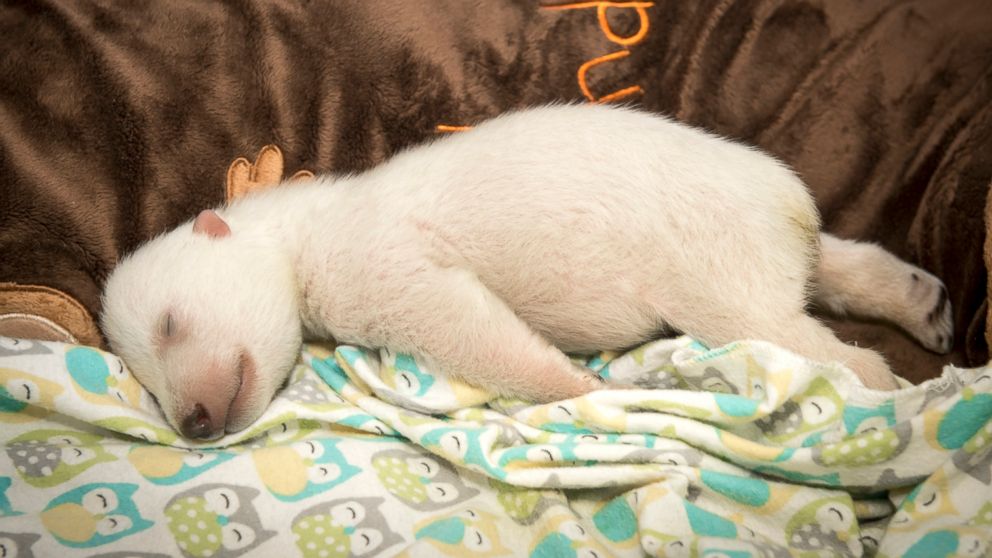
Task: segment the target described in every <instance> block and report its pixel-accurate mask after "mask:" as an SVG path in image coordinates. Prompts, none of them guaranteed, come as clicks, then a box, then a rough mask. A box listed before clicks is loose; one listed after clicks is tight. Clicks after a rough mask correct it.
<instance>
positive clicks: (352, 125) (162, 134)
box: [0, 0, 992, 381]
mask: <svg viewBox="0 0 992 558" xmlns="http://www.w3.org/2000/svg"><path fill="white" fill-rule="evenodd" d="M605 6H606V3H602V2H586V3H568V2H563V1H554V2H553V1H551V0H544V2H543V3H542V2H511V1H500V2H481V1H466V0H412V1H404V2H389V3H375V2H367V1H364V0H342V1H335V2H330V1H327V0H325V1H315V2H307V3H288V2H282V1H275V0H272V1H260V2H251V3H246V2H223V3H213V2H211V3H203V2H198V1H193V0H190V1H179V2H166V3H160V2H155V3H141V2H126V3H114V4H111V3H110V2H106V1H88V2H79V3H70V4H66V3H61V2H55V1H51V0H48V1H46V0H42V1H35V0H31V1H11V2H5V3H3V5H2V6H0V51H2V52H3V53H4V55H3V56H2V57H0V75H3V76H4V78H3V80H2V81H0V223H2V228H0V253H2V254H3V257H2V258H0V282H14V283H17V284H20V285H35V286H42V287H49V288H54V289H57V290H58V291H61V292H63V293H64V294H66V295H68V296H70V297H72V298H73V299H75V300H77V301H78V302H79V303H81V305H82V306H83V307H85V308H86V309H87V310H88V311H89V313H90V314H92V315H96V314H97V313H98V311H99V292H100V287H101V282H102V281H103V280H104V279H105V278H106V276H107V274H108V273H109V271H110V269H111V268H112V266H113V265H114V262H115V261H116V259H117V258H118V257H119V256H120V254H121V253H123V252H126V251H128V250H132V249H134V248H135V247H136V246H138V245H139V244H140V243H141V242H142V241H143V240H146V239H147V238H149V237H150V236H152V235H154V234H156V233H159V232H161V231H163V230H165V229H167V228H169V227H171V226H173V225H175V224H177V223H179V222H181V221H183V220H185V219H188V218H190V217H192V216H193V215H195V213H196V212H197V211H198V210H200V209H203V208H205V207H209V206H212V205H215V204H218V203H220V202H222V201H223V199H224V195H225V192H224V173H225V171H226V170H227V169H228V167H229V165H230V163H231V161H233V160H235V159H236V158H238V157H240V156H247V155H251V154H254V153H256V152H257V151H258V149H259V148H260V147H261V146H263V145H266V144H275V145H278V146H279V147H280V148H281V149H282V151H283V152H284V154H285V158H286V169H287V171H288V172H290V173H291V172H294V171H296V170H297V169H300V168H306V169H309V170H312V171H316V172H324V171H335V172H344V171H351V170H357V169H362V168H367V167H369V166H371V165H374V164H375V163H377V162H379V161H381V160H383V159H384V158H386V157H388V156H389V155H390V154H391V153H393V152H395V151H396V150H397V149H400V148H402V147H403V146H406V145H410V144H413V143H416V142H421V141H425V140H429V139H430V138H431V137H433V136H434V135H435V134H437V133H447V132H443V131H441V132H439V130H448V129H457V127H458V126H463V125H469V124H471V123H473V122H477V121H479V120H481V119H483V118H486V117H489V116H492V115H495V114H498V113H500V112H501V111H504V110H506V109H510V108H514V107H521V106H528V105H534V104H538V103H543V102H548V101H552V100H577V101H605V100H611V101H617V102H632V103H637V104H641V105H643V106H645V107H647V108H649V109H651V110H656V111H659V112H663V113H666V114H671V115H674V116H675V117H677V118H679V119H681V120H683V121H686V122H689V123H692V124H697V125H700V126H704V127H706V128H709V129H711V130H714V131H717V132H720V133H723V134H726V135H728V136H730V137H733V138H739V139H743V140H746V141H749V142H754V143H756V144H758V145H760V146H762V147H764V148H766V149H767V150H769V151H771V152H772V153H774V154H776V155H778V156H779V157H781V158H782V159H784V160H785V161H786V162H788V163H790V164H792V165H793V166H795V167H796V169H797V170H798V171H799V172H800V173H801V174H802V176H803V177H804V178H805V179H806V181H807V182H808V183H809V185H810V187H811V188H812V189H813V190H814V192H815V193H816V196H817V198H818V200H819V203H820V206H821V208H822V210H823V213H824V217H825V222H826V224H827V228H828V229H830V230H832V231H834V232H836V233H838V234H840V235H842V236H849V237H858V238H862V239H867V240H875V241H878V242H880V243H882V244H884V245H885V246H886V247H887V248H889V249H891V250H892V251H894V252H896V253H897V254H899V255H900V256H903V257H905V258H907V259H909V260H911V261H913V262H916V263H919V264H920V265H922V266H923V267H925V268H927V269H929V270H931V271H933V272H935V273H936V274H937V275H939V276H941V277H942V278H943V279H944V280H945V281H946V282H947V285H948V288H949V291H950V295H951V301H952V302H953V303H954V306H955V314H954V318H955V325H956V328H957V332H958V335H957V343H956V345H955V347H954V352H953V354H952V355H951V356H950V357H943V356H937V355H932V354H930V353H927V352H925V351H924V350H922V349H920V348H918V347H916V346H915V345H914V344H913V343H912V342H911V341H909V340H908V338H906V337H905V336H904V335H902V334H901V333H899V332H896V331H894V330H892V329H891V328H888V327H887V326H880V325H877V324H867V325H865V324H853V323H850V322H845V323H841V324H839V325H838V327H839V329H840V330H841V331H842V333H843V335H844V336H845V337H848V338H852V339H857V340H859V341H860V342H861V343H862V344H867V345H873V346H877V347H880V348H882V349H883V350H884V351H885V352H886V354H887V355H888V356H889V358H890V359H891V360H892V361H893V363H894V364H895V366H896V369H897V370H898V371H899V372H901V373H902V374H903V375H905V376H906V377H908V378H910V379H912V380H914V381H919V380H922V379H923V378H926V377H930V376H933V375H935V374H937V373H938V371H939V369H940V364H942V363H944V362H947V361H952V362H956V363H962V364H971V365H977V364H981V363H984V362H985V361H986V359H987V356H988V355H987V346H986V344H985V342H984V336H983V329H984V314H983V313H982V312H983V310H982V309H983V307H982V304H983V301H984V300H985V280H986V279H985V278H986V272H985V267H984V265H983V262H982V252H981V250H982V249H981V238H982V235H983V234H984V226H983V217H982V209H983V207H984V200H985V196H986V194H987V189H988V179H989V176H990V175H992V110H990V108H989V107H990V104H989V101H990V99H992V88H990V84H992V69H990V66H989V63H988V61H989V60H990V59H992V10H989V9H988V4H987V2H986V0H949V1H944V2H935V1H932V0H917V1H903V0H888V1H883V2H858V1H854V0H842V1H835V2H824V3H808V2H800V1H789V2H779V1H771V0H764V1H763V0H751V1H746V2H733V3H728V2H717V1H705V2H683V1H680V0H671V1H655V2H633V1H632V2H627V3H624V5H623V7H614V8H606V7H605ZM450 127H454V128H450ZM23 310H26V311H30V310H31V308H30V307H28V308H24V309H23ZM29 313H30V312H29ZM42 314H44V312H42Z"/></svg>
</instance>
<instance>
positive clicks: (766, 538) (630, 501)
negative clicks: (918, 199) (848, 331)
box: [0, 337, 992, 558]
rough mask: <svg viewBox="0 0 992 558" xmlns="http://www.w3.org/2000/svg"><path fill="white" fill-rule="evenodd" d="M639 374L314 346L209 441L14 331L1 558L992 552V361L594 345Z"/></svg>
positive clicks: (611, 362) (120, 378)
mask: <svg viewBox="0 0 992 558" xmlns="http://www.w3.org/2000/svg"><path fill="white" fill-rule="evenodd" d="M581 363H582V364H584V365H586V366H587V367H588V368H590V369H591V370H592V371H593V372H595V373H598V374H599V375H601V376H602V377H604V378H607V379H614V380H618V381H622V382H625V383H628V384H635V385H637V386H640V387H643V389H636V390H610V391H601V392H597V393H593V394H590V395H588V396H585V397H582V398H578V399H574V400H568V401H562V402H558V403H552V404H547V405H529V404H526V403H524V402H521V401H516V400H509V399H498V398H494V397H492V396H491V395H489V394H488V393H486V392H484V391H481V390H479V389H476V388H473V387H470V386H468V385H465V384H462V383H459V382H456V381H453V380H450V379H447V378H445V377H442V376H440V375H437V374H434V373H432V372H431V370H430V366H429V364H428V363H423V362H418V361H417V360H415V359H413V358H410V357H409V356H407V355H403V354H394V353H391V352H388V351H370V350H365V349H360V348H355V347H348V346H339V347H336V348H330V347H323V346H317V345H309V346H307V347H305V349H304V351H303V354H302V358H301V360H300V364H299V365H298V366H297V368H296V369H295V371H294V372H293V375H292V377H291V381H290V383H289V384H288V386H287V387H286V388H285V389H284V390H283V391H281V392H280V393H279V395H278V396H277V397H276V399H275V400H274V401H273V403H272V405H271V407H270V408H269V409H268V411H267V412H266V413H265V415H264V416H263V417H262V418H261V419H260V420H259V421H258V422H257V423H256V424H255V425H254V426H253V427H252V428H250V429H249V430H247V431H244V432H241V433H238V434H235V435H230V436H228V437H226V438H223V439H221V440H219V441H217V442H214V443H212V444H211V445H210V446H191V445H190V444H188V443H187V442H185V441H184V440H182V439H179V438H177V436H176V435H175V433H174V432H173V431H171V430H170V429H169V428H168V427H167V425H166V424H165V422H164V420H163V419H162V416H161V415H160V413H159V412H158V410H157V407H156V406H155V402H154V401H153V400H152V399H151V397H150V396H149V395H148V393H147V392H145V391H144V390H143V389H142V388H141V386H140V385H139V384H138V383H137V382H136V381H135V380H134V378H133V377H132V376H131V375H130V374H129V372H128V371H127V369H126V368H125V367H124V366H123V365H122V363H121V361H120V360H119V359H118V358H117V357H115V356H114V355H111V354H108V353H104V352H100V351H98V350H96V349H93V348H90V347H85V346H75V345H65V344H57V343H42V342H32V341H24V340H15V339H0V422H2V426H0V442H2V444H3V448H2V449H3V451H2V452H0V547H2V552H0V554H2V555H4V556H74V555H83V556H94V555H99V556H123V555H128V556H187V557H207V556H211V557H219V556H237V555H243V554H246V553H250V554H252V555H260V556H274V555H280V556H303V557H328V556H463V555H473V556H480V557H481V556H531V557H536V558H546V557H559V556H561V557H565V556H576V557H578V556H583V557H600V558H605V557H606V556H618V557H626V556H643V555H651V556H711V555H720V556H731V557H748V556H754V557H757V556H783V557H785V556H795V555H800V556H820V555H822V556H837V555H851V556H860V555H869V556H870V555H877V556H887V557H896V556H906V557H937V556H984V555H986V554H987V553H988V552H989V549H990V548H992V540H990V539H992V368H979V369H957V368H952V367H948V368H947V369H945V370H944V372H943V375H942V376H941V377H940V378H937V379H934V380H931V381H929V382H927V383H925V384H923V385H920V386H915V387H909V388H906V389H904V390H901V391H899V392H895V393H877V392H871V391H867V390H865V389H863V388H862V387H861V386H860V385H859V384H858V382H857V380H856V379H855V376H854V375H853V374H852V373H851V372H850V371H848V370H846V369H844V368H842V367H840V366H837V365H822V364H816V363H812V362H809V361H807V360H805V359H803V358H801V357H798V356H796V355H794V354H792V353H789V352H787V351H784V350H782V349H780V348H778V347H775V346H772V345H769V344H766V343H761V342H740V343H734V344H731V345H728V346H725V347H721V348H714V349H708V348H706V347H704V346H702V345H700V344H699V343H697V342H694V341H693V340H691V339H688V338H685V337H682V338H676V339H668V340H661V341H656V342H653V343H650V344H647V345H644V346H642V347H640V348H638V349H636V350H633V351H631V352H628V353H625V354H602V355H599V356H596V357H595V358H592V359H587V360H582V361H581Z"/></svg>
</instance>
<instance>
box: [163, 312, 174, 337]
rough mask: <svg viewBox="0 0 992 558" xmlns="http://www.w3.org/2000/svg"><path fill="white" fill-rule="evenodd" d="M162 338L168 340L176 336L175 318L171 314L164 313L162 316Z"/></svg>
mask: <svg viewBox="0 0 992 558" xmlns="http://www.w3.org/2000/svg"><path fill="white" fill-rule="evenodd" d="M160 329H161V333H162V337H164V338H166V339H168V338H170V337H172V336H173V335H175V334H176V318H175V317H174V316H173V315H172V312H166V313H165V315H163V316H162V324H161V326H160Z"/></svg>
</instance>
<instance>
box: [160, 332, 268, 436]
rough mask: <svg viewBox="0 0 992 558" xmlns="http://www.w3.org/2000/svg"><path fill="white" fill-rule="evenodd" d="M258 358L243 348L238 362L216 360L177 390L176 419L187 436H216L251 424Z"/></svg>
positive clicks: (176, 422) (255, 396)
mask: <svg viewBox="0 0 992 558" xmlns="http://www.w3.org/2000/svg"><path fill="white" fill-rule="evenodd" d="M257 372H258V371H257V368H256V365H255V360H254V359H253V358H252V357H251V354H250V353H249V352H248V351H247V350H242V351H241V352H240V354H239V356H238V358H237V361H236V364H235V365H233V366H232V365H220V364H213V365H211V366H209V367H206V368H204V369H202V370H200V371H198V372H197V373H195V374H193V375H192V376H191V378H190V380H189V381H188V383H187V385H186V386H184V387H183V388H182V389H180V390H177V391H178V396H177V397H176V399H175V405H174V410H173V411H172V412H171V413H168V412H167V414H171V415H172V416H171V417H170V418H171V422H173V423H174V424H175V425H176V427H177V429H178V430H179V432H180V433H182V435H183V436H186V437H187V438H193V439H202V440H213V439H216V438H219V437H221V436H223V435H224V434H225V432H236V431H238V430H241V429H242V428H244V426H247V425H248V424H250V422H251V420H252V419H250V418H247V419H246V417H252V416H253V413H252V411H253V409H252V405H251V402H253V401H256V400H259V399H261V397H260V396H259V394H257V393H255V392H256V390H257V384H258V382H257V381H256V379H255V376H256V374H257Z"/></svg>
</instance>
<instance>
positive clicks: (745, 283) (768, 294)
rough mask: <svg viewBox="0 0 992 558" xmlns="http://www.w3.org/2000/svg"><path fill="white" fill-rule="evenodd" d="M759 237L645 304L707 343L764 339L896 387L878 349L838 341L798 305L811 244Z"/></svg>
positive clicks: (880, 385)
mask: <svg viewBox="0 0 992 558" xmlns="http://www.w3.org/2000/svg"><path fill="white" fill-rule="evenodd" d="M789 238H790V237H786V238H785V239H786V240H788V239H789ZM814 238H815V237H814ZM761 240H762V239H760V238H759V239H758V241H757V242H755V243H754V244H751V245H749V246H746V248H748V250H747V253H748V256H747V257H732V256H735V255H736V254H739V253H742V252H744V250H741V249H739V250H736V251H728V253H727V256H726V257H723V258H721V259H720V260H719V261H718V262H717V261H715V263H714V266H713V267H711V268H708V269H707V275H706V276H702V277H686V278H683V280H682V281H680V282H679V283H678V285H679V287H680V288H678V289H676V290H674V292H672V291H670V292H669V293H663V292H661V291H659V292H658V296H657V298H656V300H657V301H658V303H657V304H653V305H652V306H654V307H655V308H656V311H657V312H658V314H659V315H660V316H661V317H662V318H663V319H664V321H665V322H666V323H668V324H670V325H671V326H672V327H674V328H676V329H678V330H680V331H684V332H685V333H687V334H689V335H691V336H693V337H695V338H697V339H699V340H701V341H703V342H704V343H706V344H708V345H710V346H718V345H724V344H726V343H730V342H732V341H737V340H742V339H760V340H765V341H769V342H772V343H774V344H776V345H779V346H781V347H784V348H786V349H789V350H792V351H794V352H796V353H798V354H800V355H802V356H805V357H807V358H810V359H812V360H816V361H820V362H841V363H843V364H845V365H847V366H848V367H849V368H850V369H851V370H853V371H854V372H855V373H856V374H857V375H858V376H859V377H860V378H861V380H862V382H863V383H864V384H865V385H866V386H868V387H871V388H875V389H897V388H898V387H899V384H898V383H897V382H896V379H895V376H894V375H893V374H892V372H891V370H890V369H889V366H888V364H886V362H885V359H884V358H882V356H881V355H880V354H878V353H876V352H874V351H871V350H869V349H863V348H860V347H856V346H853V345H848V344H846V343H844V342H843V341H841V340H840V339H838V338H837V337H836V336H835V335H834V333H833V332H832V331H831V330H830V329H829V328H828V327H827V326H825V325H823V324H822V323H820V322H819V321H818V320H817V319H816V318H814V317H812V316H810V315H809V314H807V313H806V312H805V306H806V301H807V285H808V282H809V281H810V280H811V275H812V274H813V273H814V263H813V262H815V259H814V258H815V254H816V252H815V245H811V246H809V248H808V250H805V249H790V248H795V247H796V244H793V245H792V246H791V247H790V246H789V245H783V241H782V239H781V238H769V239H764V241H763V242H762V241H761ZM798 246H799V247H803V245H802V244H799V245H798ZM770 247H774V248H770ZM716 264H719V265H720V266H722V267H716ZM665 294H668V295H669V296H664V295H665Z"/></svg>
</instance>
